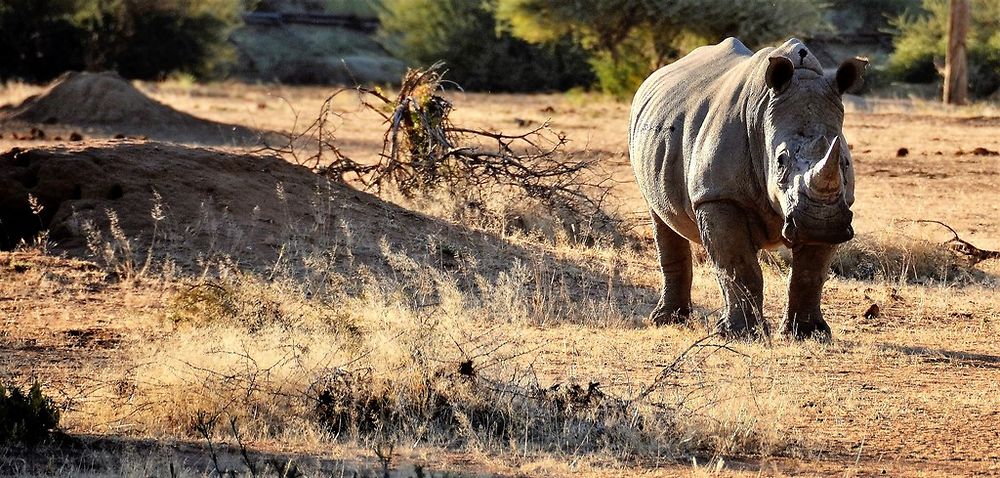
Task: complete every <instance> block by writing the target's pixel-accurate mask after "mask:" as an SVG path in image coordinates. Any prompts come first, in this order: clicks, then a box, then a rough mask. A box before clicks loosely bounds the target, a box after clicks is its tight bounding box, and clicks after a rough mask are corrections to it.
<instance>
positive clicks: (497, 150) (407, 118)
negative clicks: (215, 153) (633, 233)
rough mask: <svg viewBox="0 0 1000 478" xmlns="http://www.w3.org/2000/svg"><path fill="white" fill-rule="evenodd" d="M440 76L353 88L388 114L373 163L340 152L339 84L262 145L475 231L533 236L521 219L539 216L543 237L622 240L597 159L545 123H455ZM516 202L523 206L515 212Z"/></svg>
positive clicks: (421, 73) (430, 71) (437, 72)
mask: <svg viewBox="0 0 1000 478" xmlns="http://www.w3.org/2000/svg"><path fill="white" fill-rule="evenodd" d="M444 74H445V70H444V69H443V65H442V64H435V65H433V66H431V67H429V68H427V69H426V70H410V71H408V72H407V73H406V75H404V77H403V80H402V83H401V85H400V88H399V91H398V92H397V93H396V95H395V96H394V97H389V96H386V94H385V93H384V92H383V91H382V90H380V89H365V88H359V90H358V91H359V94H360V97H361V101H362V103H363V104H364V106H365V107H366V108H367V109H369V110H370V111H373V112H375V113H377V114H379V115H381V116H382V118H383V119H384V120H385V123H384V125H385V126H384V127H385V128H386V130H385V133H384V136H383V145H382V151H381V154H380V156H379V162H378V163H377V164H361V163H358V162H356V161H354V160H352V159H351V158H349V157H347V156H346V155H345V154H344V153H343V152H342V151H341V150H340V147H339V145H338V140H337V138H336V136H335V134H334V133H335V132H334V131H333V126H332V125H333V124H335V122H334V121H332V119H333V118H334V117H342V116H343V115H342V114H341V113H339V112H337V111H335V110H334V109H333V99H334V98H335V97H337V96H338V95H339V94H341V93H343V92H344V91H345V90H338V91H336V92H334V93H333V94H332V95H331V96H330V97H328V98H327V100H326V101H325V102H324V103H323V105H322V107H321V108H320V111H319V114H318V116H317V118H316V119H315V120H313V121H312V122H310V123H309V124H308V125H305V126H304V128H302V130H301V131H294V130H295V126H293V131H292V132H290V133H286V134H285V138H284V141H283V144H281V145H277V146H275V145H272V144H266V145H265V146H264V147H262V148H261V150H262V151H268V152H273V153H278V154H280V155H282V156H283V157H285V158H288V159H289V160H291V161H293V162H295V163H297V164H301V165H306V166H309V167H311V168H313V169H314V170H315V171H317V172H319V173H322V174H324V175H326V176H328V177H331V178H336V179H338V180H348V179H350V180H353V181H356V183H357V184H358V185H360V186H362V187H363V188H364V189H366V190H368V191H371V192H374V193H375V194H378V195H380V196H383V197H391V196H398V197H401V198H402V199H403V200H404V201H414V200H415V201H422V202H426V201H430V200H436V199H439V198H440V197H442V196H446V197H450V198H451V199H450V202H452V203H454V204H455V205H456V206H457V209H464V210H465V212H464V213H462V214H458V215H451V216H452V217H453V218H456V219H472V220H473V222H472V223H470V224H469V225H472V226H475V227H478V226H479V225H480V224H483V223H497V222H499V223H502V224H503V227H505V228H513V229H519V230H521V231H531V232H536V231H535V230H534V229H532V227H533V224H532V221H530V220H527V219H526V218H530V217H532V216H535V215H538V213H539V212H544V213H543V214H541V216H543V217H545V218H546V220H545V221H543V222H544V223H545V224H544V227H543V229H542V231H541V233H542V234H544V235H548V236H550V237H551V236H552V235H553V234H552V233H551V232H550V231H552V230H555V229H560V230H561V231H560V232H561V234H562V235H565V236H569V237H571V238H573V240H575V241H578V242H583V243H587V244H594V243H597V242H602V241H604V242H608V241H610V242H613V243H616V244H620V243H622V242H624V241H625V240H626V236H627V226H626V224H625V222H626V221H624V220H623V219H622V218H621V217H619V214H617V212H616V211H611V210H609V209H607V208H606V201H605V199H606V198H608V197H609V196H610V194H611V179H610V176H611V175H610V174H608V173H607V172H606V171H603V170H601V169H600V165H599V163H598V162H597V161H596V160H593V159H587V158H581V157H579V156H574V155H571V154H568V153H567V152H566V151H564V149H565V148H564V147H565V145H566V144H567V142H568V139H567V138H566V136H565V134H563V133H561V132H557V131H555V130H553V129H552V128H550V127H549V125H548V124H547V123H544V124H542V125H540V126H538V127H535V128H533V129H529V130H527V131H524V132H521V133H516V134H504V133H500V132H494V131H487V130H480V129H471V128H465V127H462V126H459V125H455V124H453V123H452V121H451V119H450V115H451V113H452V109H453V105H452V103H451V101H449V100H448V99H447V98H446V97H445V96H444V93H443V85H444V84H446V83H448V81H447V80H445V78H444ZM296 124H298V121H296ZM432 198H433V199H432ZM515 204H516V205H519V206H522V207H516V208H513V209H515V210H512V208H511V207H510V206H511V205H515ZM522 211H523V212H522ZM508 213H509V214H508Z"/></svg>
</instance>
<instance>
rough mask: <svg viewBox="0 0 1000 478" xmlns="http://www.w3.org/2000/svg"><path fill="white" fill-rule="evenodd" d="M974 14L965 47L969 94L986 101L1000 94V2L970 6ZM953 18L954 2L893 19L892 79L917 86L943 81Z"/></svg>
mask: <svg viewBox="0 0 1000 478" xmlns="http://www.w3.org/2000/svg"><path fill="white" fill-rule="evenodd" d="M970 10H971V16H970V21H969V28H968V34H967V36H966V41H965V50H966V54H967V55H968V56H967V58H968V64H967V71H968V84H969V93H970V96H971V97H973V98H976V97H978V98H983V97H987V96H989V95H991V94H993V93H994V92H996V91H997V90H998V89H1000V2H997V1H996V0H970ZM949 13H950V5H949V1H948V0H923V4H922V5H921V8H920V9H919V10H918V11H915V12H912V11H911V12H907V13H906V14H904V15H901V16H899V17H897V18H895V19H893V21H892V24H893V26H894V27H895V28H896V30H897V32H898V33H897V34H896V36H895V38H894V39H893V46H894V47H895V51H894V52H893V54H892V56H891V57H890V58H889V73H890V75H891V76H893V77H895V78H897V79H899V80H902V81H906V82H912V83H934V82H939V81H941V78H942V76H941V74H942V73H943V71H941V70H943V68H939V67H943V66H944V59H945V54H946V52H947V51H948V28H949Z"/></svg>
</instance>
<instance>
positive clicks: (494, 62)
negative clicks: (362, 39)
mask: <svg viewBox="0 0 1000 478" xmlns="http://www.w3.org/2000/svg"><path fill="white" fill-rule="evenodd" d="M495 5H496V4H495V1H494V0H483V1H476V0H384V1H383V2H382V6H381V8H380V13H379V19H380V20H381V24H382V27H381V28H382V30H381V36H382V39H383V40H384V41H385V44H386V46H387V48H388V49H389V50H390V51H391V52H392V53H394V54H396V55H397V56H399V57H400V58H402V59H404V60H406V61H407V62H409V63H410V64H412V65H418V66H430V65H432V64H434V63H435V62H437V61H442V60H443V61H444V62H445V63H446V65H447V69H448V78H449V79H451V80H453V81H455V82H456V83H458V84H459V85H460V86H461V87H462V88H465V89H470V90H493V91H538V90H565V89H569V88H572V87H574V86H581V85H588V84H590V82H591V81H592V80H593V74H591V73H590V69H589V67H588V66H587V62H586V55H585V54H584V52H583V51H582V50H581V49H580V48H578V47H576V46H575V45H573V44H572V43H571V42H567V41H562V40H561V39H560V38H559V37H553V38H552V40H553V41H552V42H551V43H548V44H545V45H535V44H531V43H528V42H526V41H524V40H522V39H520V38H516V37H514V36H513V35H511V34H510V33H509V32H506V31H504V30H502V29H498V27H497V23H496V21H495V19H494V16H493V11H494V7H495Z"/></svg>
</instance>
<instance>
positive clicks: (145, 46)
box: [0, 0, 241, 81]
mask: <svg viewBox="0 0 1000 478" xmlns="http://www.w3.org/2000/svg"><path fill="white" fill-rule="evenodd" d="M240 5H241V2H240V1H239V0H204V1H199V0H162V1H161V0H40V1H34V0H9V1H4V2H2V3H0V40H3V42H4V43H3V44H4V49H3V51H2V52H0V78H2V79H6V78H12V77H16V78H23V79H27V80H31V81H44V80H48V79H51V78H53V77H55V76H57V75H59V74H61V73H62V72H64V71H66V70H80V69H88V70H118V72H119V73H121V74H122V75H123V76H126V77H129V78H142V79H157V78H162V77H165V76H167V75H168V74H170V73H173V72H183V73H190V74H194V75H196V76H202V77H204V76H209V75H211V74H213V73H215V72H217V71H218V70H219V69H220V63H221V62H223V61H225V60H226V59H227V58H228V56H229V51H228V48H227V44H226V37H227V35H228V34H229V31H230V28H231V27H232V26H234V25H235V24H236V23H237V22H238V20H239V13H240Z"/></svg>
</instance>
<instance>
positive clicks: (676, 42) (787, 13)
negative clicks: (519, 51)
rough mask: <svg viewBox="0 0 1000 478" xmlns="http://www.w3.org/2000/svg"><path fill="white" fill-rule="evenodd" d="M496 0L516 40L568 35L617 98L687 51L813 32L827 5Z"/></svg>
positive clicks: (766, 0) (799, 1)
mask: <svg viewBox="0 0 1000 478" xmlns="http://www.w3.org/2000/svg"><path fill="white" fill-rule="evenodd" d="M496 1H497V16H498V18H500V19H502V20H503V21H504V22H507V23H508V24H510V26H511V30H512V31H513V33H514V34H515V35H517V36H518V37H520V38H524V39H526V40H528V41H532V42H538V43H546V42H550V41H553V40H555V39H558V38H563V37H565V36H567V35H569V36H571V37H572V38H573V39H574V40H575V41H576V42H578V44H579V45H581V46H582V47H584V48H586V49H587V50H588V51H590V52H592V53H595V54H596V55H597V56H596V58H595V63H594V64H595V68H596V69H597V70H598V78H599V80H600V83H601V87H602V89H604V90H605V91H609V92H612V93H615V94H617V95H619V96H625V95H626V94H627V95H631V93H632V92H634V91H635V88H636V87H638V86H639V83H640V82H641V80H642V79H643V78H645V77H646V76H647V75H648V74H649V73H650V72H652V71H653V70H654V69H655V68H657V67H659V66H663V65H665V64H667V63H669V62H671V61H673V60H675V59H677V58H678V57H679V56H680V55H681V54H683V53H684V52H685V51H687V50H690V47H691V46H695V45H703V44H708V43H716V42H718V41H720V40H722V39H723V38H726V37H728V36H736V37H739V38H740V39H741V40H742V41H743V42H744V43H746V44H747V45H748V46H750V47H751V48H753V47H757V46H760V45H764V44H768V43H771V42H774V41H777V40H783V39H786V38H788V36H790V35H801V34H807V33H811V32H812V31H814V30H816V29H818V28H820V26H821V20H822V12H823V10H824V8H825V5H824V3H821V2H819V1H816V0H780V1H777V2H776V1H774V0H743V1H740V2H732V1H727V0H712V1H704V0H700V1H694V0H682V1H678V0H649V1H642V2H623V1H620V0H595V1H590V2H580V1H576V0H496ZM643 68H644V69H645V71H644V72H643V71H642V70H643ZM638 72H642V73H643V74H641V75H640V74H638Z"/></svg>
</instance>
